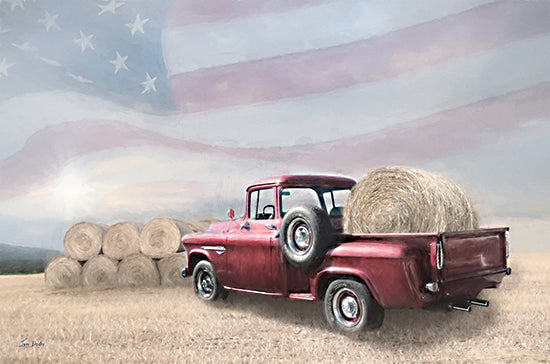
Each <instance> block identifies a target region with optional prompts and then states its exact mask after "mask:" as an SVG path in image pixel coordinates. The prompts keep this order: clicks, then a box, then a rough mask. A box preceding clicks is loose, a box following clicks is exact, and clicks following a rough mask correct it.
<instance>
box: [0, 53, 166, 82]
mask: <svg viewBox="0 0 550 364" xmlns="http://www.w3.org/2000/svg"><path fill="white" fill-rule="evenodd" d="M14 65H15V63H8V62H7V61H6V58H4V59H3V60H2V63H0V78H1V77H2V76H4V77H8V69H10V68H11V67H13V66H14ZM155 78H156V77H155Z"/></svg>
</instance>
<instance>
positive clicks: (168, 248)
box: [140, 217, 191, 259]
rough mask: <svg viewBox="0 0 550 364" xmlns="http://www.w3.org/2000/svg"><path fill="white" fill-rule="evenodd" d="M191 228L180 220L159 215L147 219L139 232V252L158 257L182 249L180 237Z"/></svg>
mask: <svg viewBox="0 0 550 364" xmlns="http://www.w3.org/2000/svg"><path fill="white" fill-rule="evenodd" d="M190 232H191V229H189V227H188V226H187V224H186V223H184V222H182V221H177V220H172V219H167V218H163V217H159V218H156V219H153V220H151V221H149V222H148V223H147V224H145V226H144V227H143V229H142V230H141V234H140V248H141V252H142V253H143V254H145V255H148V256H150V257H151V258H155V259H160V258H164V257H166V256H168V255H170V254H172V253H176V252H178V251H181V250H182V246H181V237H182V236H183V235H185V234H189V233H190Z"/></svg>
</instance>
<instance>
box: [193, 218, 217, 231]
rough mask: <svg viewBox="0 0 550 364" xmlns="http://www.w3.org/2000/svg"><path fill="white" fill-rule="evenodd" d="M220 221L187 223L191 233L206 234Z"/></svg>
mask: <svg viewBox="0 0 550 364" xmlns="http://www.w3.org/2000/svg"><path fill="white" fill-rule="evenodd" d="M217 221H219V220H200V221H192V222H187V225H188V226H189V228H190V229H191V233H204V232H205V231H206V230H208V228H209V227H210V225H212V223H214V222H217Z"/></svg>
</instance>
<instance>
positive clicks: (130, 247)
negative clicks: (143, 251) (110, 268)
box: [103, 222, 143, 260]
mask: <svg viewBox="0 0 550 364" xmlns="http://www.w3.org/2000/svg"><path fill="white" fill-rule="evenodd" d="M142 227H143V225H142V224H135V223H131V222H120V223H118V224H114V225H112V226H110V227H109V228H108V229H107V231H105V233H104V234H103V254H105V255H106V256H108V257H110V258H113V259H116V260H122V259H124V258H125V257H127V256H128V255H131V254H135V253H139V252H140V247H139V235H140V231H141V228H142Z"/></svg>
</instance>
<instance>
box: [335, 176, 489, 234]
mask: <svg viewBox="0 0 550 364" xmlns="http://www.w3.org/2000/svg"><path fill="white" fill-rule="evenodd" d="M477 228H478V219H477V213H476V211H475V210H474V207H473V204H472V202H471V200H470V198H469V197H468V195H467V194H466V193H465V192H464V190H463V189H462V188H461V187H460V186H458V185H457V184H456V183H454V182H452V181H450V180H448V179H446V178H444V177H442V176H440V175H438V174H434V173H430V172H427V171H423V170H419V169H413V168H406V167H386V168H378V169H375V170H373V171H371V172H369V173H368V174H367V175H365V176H364V177H363V178H362V179H361V180H360V181H359V182H358V183H357V184H356V185H355V186H354V187H353V188H352V191H351V193H350V195H349V196H348V199H347V200H346V205H345V207H344V231H345V232H346V233H349V234H369V233H416V232H443V231H463V230H474V229H477Z"/></svg>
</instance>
